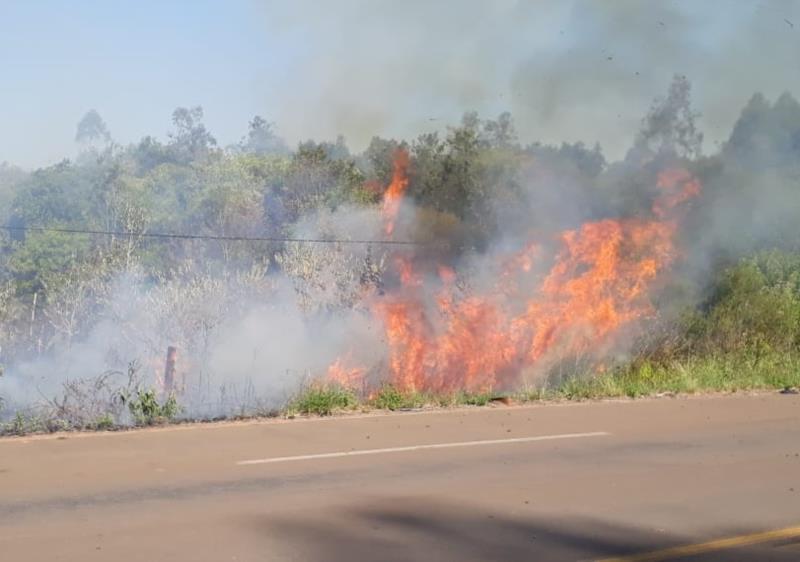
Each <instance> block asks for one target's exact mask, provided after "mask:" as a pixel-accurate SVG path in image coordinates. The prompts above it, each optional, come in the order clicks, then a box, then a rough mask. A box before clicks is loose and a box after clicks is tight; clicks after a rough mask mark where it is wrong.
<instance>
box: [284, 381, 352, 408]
mask: <svg viewBox="0 0 800 562" xmlns="http://www.w3.org/2000/svg"><path fill="white" fill-rule="evenodd" d="M358 406H359V400H358V397H357V396H356V394H355V393H354V392H353V391H351V390H349V389H347V388H344V387H342V386H340V385H338V384H321V383H314V384H312V385H310V386H309V387H307V388H306V389H304V390H302V391H301V392H300V393H298V394H297V396H295V397H294V398H293V399H292V400H291V401H290V402H289V405H288V406H287V408H286V414H287V415H290V416H291V415H294V414H306V415H316V416H330V415H331V414H333V413H335V412H338V411H343V410H353V409H355V408H357V407H358Z"/></svg>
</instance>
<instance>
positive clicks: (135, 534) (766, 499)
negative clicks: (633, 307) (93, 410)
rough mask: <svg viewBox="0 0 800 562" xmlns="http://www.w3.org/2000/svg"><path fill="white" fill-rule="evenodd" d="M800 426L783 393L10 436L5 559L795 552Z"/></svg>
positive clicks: (1, 534)
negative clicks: (76, 433)
mask: <svg viewBox="0 0 800 562" xmlns="http://www.w3.org/2000/svg"><path fill="white" fill-rule="evenodd" d="M799 422H800V397H798V396H791V395H779V394H771V395H761V396H749V397H745V396H738V397H714V398H691V399H661V400H652V401H637V402H605V403H592V404H565V405H546V406H533V407H520V408H515V407H505V406H498V407H494V408H483V409H474V410H458V411H452V412H438V413H405V414H395V415H379V416H371V417H352V418H344V419H328V420H305V421H301V420H294V421H273V422H259V423H243V424H223V425H205V426H185V427H175V428H164V429H156V430H150V431H136V432H126V433H120V434H82V435H65V436H61V437H34V438H27V439H0V559H1V560H4V561H5V560H8V561H15V562H16V561H28V560H47V561H54V560H70V561H71V560H75V561H80V562H89V561H94V560H102V561H106V560H109V561H129V560H130V561H132V560H137V561H139V560H142V561H162V560H169V561H173V560H180V561H192V562H195V561H197V562H200V561H206V560H208V561H215V562H216V561H224V560H238V561H250V560H298V561H301V560H325V561H333V562H337V561H352V560H376V561H387V560H458V561H466V560H498V561H505V560H525V561H532V560H587V559H604V558H614V557H626V556H627V558H623V559H625V560H673V559H681V560H697V561H706V560H759V561H760V560H800V527H798V526H800V423H799ZM352 452H357V453H358V454H345V453H352ZM676 547H677V548H676ZM670 548H672V549H673V550H663V549H670ZM652 551H657V552H655V553H653V552H652ZM641 553H651V554H649V555H648V556H649V557H646V556H638V557H637V555H639V554H641Z"/></svg>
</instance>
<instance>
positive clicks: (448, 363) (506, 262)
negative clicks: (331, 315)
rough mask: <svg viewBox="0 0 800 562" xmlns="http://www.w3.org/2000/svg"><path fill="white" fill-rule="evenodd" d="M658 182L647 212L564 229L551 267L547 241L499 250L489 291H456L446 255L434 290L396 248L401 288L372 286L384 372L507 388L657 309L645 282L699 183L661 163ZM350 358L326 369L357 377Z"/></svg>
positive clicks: (361, 376) (390, 212) (389, 210)
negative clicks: (380, 292)
mask: <svg viewBox="0 0 800 562" xmlns="http://www.w3.org/2000/svg"><path fill="white" fill-rule="evenodd" d="M395 156H396V157H395V168H394V175H393V178H392V183H391V184H390V185H389V187H388V188H387V190H386V193H385V195H384V202H383V216H384V221H385V230H386V233H387V234H391V233H392V232H393V230H394V224H395V220H396V218H397V213H398V211H399V207H400V202H401V200H402V196H403V194H404V192H405V190H406V188H407V186H408V179H407V176H406V170H407V167H408V154H407V153H405V152H403V151H399V152H398V153H397V154H396V155H395ZM656 185H657V187H658V188H659V195H658V197H657V198H656V200H655V202H654V203H653V206H652V215H653V218H651V219H642V218H631V219H604V220H599V221H593V222H588V223H585V224H583V225H581V226H580V227H579V228H576V229H574V230H567V231H564V232H562V233H561V234H559V235H558V236H557V237H556V240H555V243H556V249H555V251H552V252H551V254H552V257H551V258H550V259H551V260H552V262H551V263H550V265H549V267H548V261H547V255H546V254H547V252H546V251H545V250H544V248H545V247H546V244H540V243H538V242H535V241H533V242H530V243H528V244H527V245H526V246H525V247H524V248H523V249H522V250H520V251H518V252H517V253H516V254H514V255H511V256H507V257H504V258H502V259H500V260H499V263H498V267H497V272H496V273H497V278H498V279H499V281H498V283H497V284H496V285H495V286H494V287H493V288H492V289H490V290H488V291H485V292H484V293H478V294H468V295H466V296H464V295H458V294H457V289H456V287H455V280H456V273H455V272H454V271H453V270H452V269H450V268H448V267H445V266H438V279H439V281H438V289H435V290H432V289H431V288H430V286H431V284H432V283H423V276H422V275H420V274H419V273H418V272H417V271H416V269H415V263H414V260H413V259H412V256H409V255H397V256H395V259H394V261H393V263H394V265H395V268H396V269H395V274H396V275H397V277H398V279H399V281H400V287H399V288H397V289H396V290H393V291H389V292H387V294H386V295H384V296H377V295H372V296H370V297H368V300H369V302H368V304H369V307H370V310H371V311H372V314H373V315H374V316H375V317H376V318H377V319H379V320H380V322H381V324H382V325H383V329H384V331H385V340H386V344H387V347H388V373H387V374H388V382H390V383H391V384H392V385H394V386H395V387H397V388H398V389H400V390H402V391H454V390H466V391H485V390H489V389H497V388H502V387H511V386H512V385H514V384H517V383H518V382H519V381H520V377H521V375H522V373H524V372H526V371H531V370H534V371H535V370H536V369H537V368H541V367H546V366H547V365H548V363H549V362H552V361H553V360H554V357H555V358H557V357H570V356H572V357H578V356H590V355H591V354H592V353H597V352H599V351H601V350H603V349H605V348H606V347H607V346H609V345H610V344H612V343H613V340H614V336H615V335H617V334H619V333H620V329H621V328H622V327H624V326H626V325H630V324H631V323H633V322H634V321H637V320H640V319H644V318H647V317H650V316H652V315H653V314H654V308H653V306H652V304H651V302H650V300H649V292H650V289H651V288H652V286H653V284H654V281H655V280H656V278H657V276H658V275H659V273H660V272H662V271H663V270H665V269H666V268H667V267H668V266H669V265H670V264H671V263H672V262H673V261H674V260H675V258H676V255H677V252H676V249H675V235H676V232H677V229H678V218H679V215H680V213H679V211H680V208H681V206H682V205H683V204H684V203H685V202H686V201H688V200H689V199H691V198H692V197H695V196H697V195H698V194H699V193H700V182H699V181H698V180H697V179H696V178H694V177H693V176H692V175H691V174H690V173H689V172H688V171H687V170H685V169H682V168H679V169H670V170H667V171H664V172H662V173H661V174H659V176H658V178H657V182H656ZM431 277H433V276H431ZM426 279H427V277H426ZM349 362H350V358H349V357H348V358H347V359H341V358H340V359H339V360H337V361H336V362H335V363H334V364H333V365H332V366H331V368H330V370H329V377H330V378H331V379H332V380H335V381H337V382H340V383H341V384H344V385H346V386H350V387H352V388H358V387H360V388H364V387H365V385H366V381H365V376H366V374H367V369H366V368H364V367H345V364H346V363H349Z"/></svg>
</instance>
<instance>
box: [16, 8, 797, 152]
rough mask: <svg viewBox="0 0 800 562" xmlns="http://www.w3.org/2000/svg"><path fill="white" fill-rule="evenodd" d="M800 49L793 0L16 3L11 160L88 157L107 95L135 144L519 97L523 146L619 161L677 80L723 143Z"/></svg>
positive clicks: (363, 124)
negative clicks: (190, 124) (175, 127)
mask: <svg viewBox="0 0 800 562" xmlns="http://www.w3.org/2000/svg"><path fill="white" fill-rule="evenodd" d="M787 19H788V20H789V21H790V22H792V23H793V24H794V25H795V27H792V26H790V25H789V24H788V23H786V21H785V20H787ZM798 53H800V8H799V7H798V3H797V2H791V1H788V0H787V1H784V0H774V1H760V0H754V1H751V2H733V1H730V2H727V1H723V0H716V1H715V0H707V1H704V2H694V1H691V2H690V1H688V0H673V1H669V0H665V1H663V2H640V1H638V0H598V1H594V2H590V1H588V0H585V1H582V0H573V1H556V0H552V1H550V0H539V1H536V0H529V1H523V0H496V1H494V2H485V1H484V0H441V1H438V2H434V1H423V0H406V1H405V2H401V3H398V2H390V1H388V0H369V1H368V0H331V1H330V2H319V1H313V0H294V1H288V0H287V1H277V0H276V1H268V0H262V1H257V0H228V1H222V0H219V1H210V0H194V1H188V0H187V1H155V0H138V1H129V0H115V1H113V2H108V1H90V0H71V1H66V0H63V1H55V0H2V2H0V73H1V74H0V75H2V82H0V162H2V161H9V162H13V163H17V164H21V165H24V166H26V167H31V166H36V165H42V164H47V163H51V162H54V161H57V160H58V159H60V158H62V157H64V156H72V155H73V154H74V151H75V145H74V142H73V138H74V134H75V125H76V123H77V121H78V120H79V119H80V117H81V116H82V115H83V114H84V113H85V112H86V111H87V110H88V109H91V108H94V109H96V110H97V111H99V112H100V114H101V115H102V116H103V117H104V118H105V120H106V122H107V123H108V126H109V128H110V130H111V133H112V136H113V137H114V138H115V139H116V140H117V141H118V142H122V143H128V142H133V141H135V140H137V139H139V138H141V137H142V136H144V135H146V134H154V135H156V136H159V137H161V138H164V137H165V136H166V133H167V131H168V130H169V129H170V115H171V112H172V110H173V109H174V108H175V107H177V106H194V105H202V106H203V108H204V109H205V114H206V124H207V126H208V127H209V129H210V130H211V131H212V132H213V133H214V134H215V135H216V136H217V138H218V140H219V141H220V142H221V144H227V143H231V142H235V141H236V140H237V139H238V138H239V137H240V136H241V135H242V134H244V132H245V130H246V126H247V121H248V120H249V119H250V118H251V117H252V116H253V115H255V114H261V115H263V116H264V117H266V118H267V119H270V120H272V121H275V122H276V123H277V126H278V130H279V131H280V132H281V133H282V134H284V136H286V137H287V138H288V139H289V141H290V142H297V141H298V140H302V139H305V138H312V137H313V138H318V139H322V138H328V139H332V138H334V137H335V135H336V134H337V133H339V132H341V133H343V134H345V136H346V137H347V139H348V141H349V142H350V144H351V145H352V146H354V147H355V148H363V146H364V145H365V144H366V142H368V140H369V138H370V137H371V136H372V135H375V134H379V135H383V136H404V137H408V136H413V135H416V134H418V133H420V132H427V131H430V130H441V129H443V127H444V125H445V124H446V123H448V122H451V123H452V122H453V121H455V120H457V119H458V117H459V115H461V113H463V112H464V111H466V110H470V109H475V110H478V111H480V112H481V114H483V115H487V116H489V115H495V114H497V113H499V112H500V111H503V110H506V109H508V110H511V111H512V113H513V114H514V116H515V118H516V120H517V125H518V129H519V131H520V135H521V137H522V138H523V140H536V139H541V140H544V141H548V142H559V141H562V140H566V141H574V140H578V139H583V140H585V141H587V142H594V141H600V142H601V143H602V144H603V146H604V147H605V148H606V150H607V152H609V153H611V154H612V155H617V154H619V153H621V151H623V150H624V148H625V147H626V146H627V144H628V143H629V141H630V138H631V136H632V134H633V133H634V131H635V130H636V127H637V125H638V123H639V120H640V119H641V117H642V114H643V112H644V111H646V109H647V107H648V105H649V104H650V103H651V101H652V99H653V97H655V96H657V95H659V94H661V93H663V92H664V91H666V88H667V85H668V83H669V80H670V77H671V76H672V75H673V74H675V73H681V74H687V75H688V76H689V77H690V79H691V80H692V82H693V84H694V87H695V99H696V105H697V107H698V109H699V110H700V111H701V112H702V113H703V115H704V117H703V121H702V125H703V126H704V128H705V129H706V133H707V136H708V137H709V143H707V149H708V148H711V146H710V143H713V142H714V140H715V139H716V140H719V139H720V138H724V135H725V134H727V131H728V130H729V127H730V124H731V123H732V121H733V120H734V119H735V117H736V114H737V113H738V111H739V110H740V109H741V106H742V105H743V103H744V102H745V101H746V100H747V99H748V98H749V97H750V95H752V93H753V92H754V91H755V90H762V91H764V93H765V94H767V95H768V96H770V97H775V96H777V95H778V94H779V93H780V92H782V91H784V90H795V93H800V63H798V60H800V59H799V58H798V56H797V55H798Z"/></svg>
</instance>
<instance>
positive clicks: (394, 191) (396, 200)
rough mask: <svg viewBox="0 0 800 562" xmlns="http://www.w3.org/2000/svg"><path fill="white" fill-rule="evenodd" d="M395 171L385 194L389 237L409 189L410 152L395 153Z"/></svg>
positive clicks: (384, 209) (397, 151)
mask: <svg viewBox="0 0 800 562" xmlns="http://www.w3.org/2000/svg"><path fill="white" fill-rule="evenodd" d="M393 163H394V171H393V172H392V182H391V183H390V184H389V187H387V188H386V192H385V193H384V194H383V220H384V232H385V233H386V235H387V236H391V235H392V233H394V225H395V220H396V219H397V213H398V212H399V211H400V203H402V201H403V195H405V192H406V189H407V188H408V163H409V158H408V152H407V151H406V150H404V149H402V148H398V149H397V150H396V151H395V153H394V159H393Z"/></svg>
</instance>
